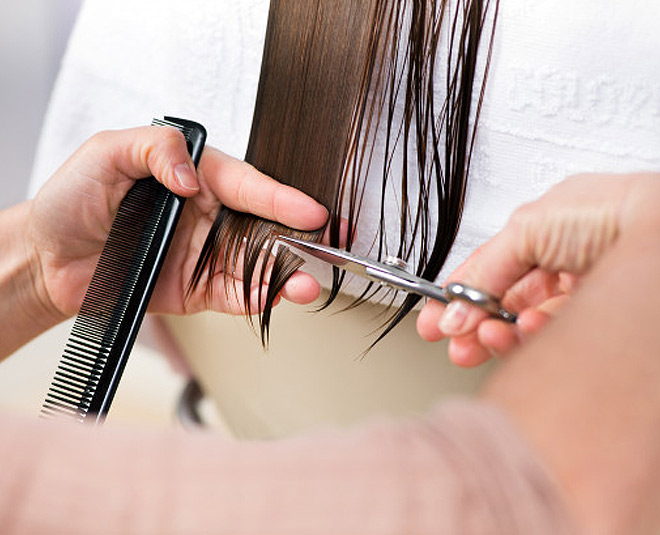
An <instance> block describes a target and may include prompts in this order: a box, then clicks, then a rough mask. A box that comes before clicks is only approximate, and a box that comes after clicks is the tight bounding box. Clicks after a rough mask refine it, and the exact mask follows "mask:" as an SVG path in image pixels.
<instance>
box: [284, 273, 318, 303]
mask: <svg viewBox="0 0 660 535" xmlns="http://www.w3.org/2000/svg"><path fill="white" fill-rule="evenodd" d="M319 295H321V285H320V284H319V283H318V281H317V280H316V279H315V278H314V277H312V276H311V275H309V274H308V273H304V272H303V271H296V272H295V273H294V274H293V275H291V278H290V279H289V280H288V281H287V282H286V284H285V285H284V288H283V289H282V297H284V299H286V300H287V301H291V302H292V303H296V304H297V305H307V304H309V303H311V302H312V301H315V300H316V299H318V297H319Z"/></svg>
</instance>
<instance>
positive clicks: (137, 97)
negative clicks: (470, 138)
mask: <svg viewBox="0 0 660 535" xmlns="http://www.w3.org/2000/svg"><path fill="white" fill-rule="evenodd" d="M268 4H269V2H268V0H240V1H236V0H196V1H194V2H193V1H191V2H181V1H176V0H87V2H86V4H85V5H84V7H83V9H82V12H81V14H80V17H79V21H78V23H77V26H76V29H75V31H74V33H73V36H72V38H71V41H70V45H69V48H68V52H67V54H66V56H65V59H64V62H63V65H62V70H61V73H60V76H59V79H58V81H57V84H56V88H55V91H54V94H53V97H52V102H51V105H50V109H49V112H48V115H47V118H46V122H45V126H44V130H43V134H42V138H41V142H40V146H39V150H38V155H37V159H36V164H35V168H34V173H33V177H32V183H31V192H32V193H34V192H35V191H36V190H37V189H38V187H39V186H40V185H41V184H42V183H43V181H44V180H45V179H46V178H47V177H48V176H50V174H51V173H52V172H53V171H54V170H55V169H56V168H57V167H58V166H59V165H60V164H61V163H62V161H63V160H64V159H65V158H66V157H67V156H68V155H69V154H70V153H72V152H73V151H74V150H75V148H76V147H77V146H78V145H79V144H80V143H82V142H83V141H84V140H85V139H86V138H87V137H88V136H90V135H91V134H93V133H94V132H96V131H98V130H102V129H107V128H123V127H128V126H136V125H141V124H148V123H149V122H150V120H151V118H152V117H154V116H159V115H163V114H171V115H179V116H182V117H186V118H190V119H193V120H198V121H199V122H201V123H202V124H204V125H205V126H206V127H207V129H208V131H209V143H210V144H213V145H215V146H217V147H219V148H221V149H222V150H224V151H225V152H228V153H230V154H233V155H235V156H237V157H242V156H243V154H244V151H245V147H246V145H247V139H248V135H249V130H250V124H251V119H252V112H253V106H254V98H255V95H256V88H257V82H258V78H259V69H260V62H261V52H262V47H263V39H264V31H265V27H266V19H267V12H268ZM658 20H660V3H659V2H657V1H656V0H626V2H621V1H620V0H577V1H576V0H501V7H500V17H499V22H498V28H497V34H496V39H495V49H494V54H493V63H492V69H491V74H490V79H489V83H488V88H487V93H486V101H485V105H484V109H483V114H482V122H481V129H480V132H479V136H478V140H477V146H476V152H475V155H474V161H473V169H472V174H471V177H470V183H469V189H468V202H467V205H466V207H465V213H464V218H463V223H462V227H461V231H460V234H459V237H458V239H457V242H456V244H455V246H454V249H453V251H452V255H451V257H450V260H449V262H448V263H447V266H446V267H445V269H444V270H443V274H442V275H441V276H444V275H447V274H448V273H449V270H451V269H453V268H454V267H455V266H456V265H457V264H458V263H459V262H460V261H461V260H462V259H464V258H465V257H466V256H467V255H468V254H469V252H470V251H472V250H473V249H474V248H475V247H477V246H478V245H479V244H480V243H482V242H483V241H485V240H486V239H487V238H488V237H490V236H492V235H493V234H494V233H495V232H496V231H497V230H498V229H499V228H501V226H502V225H503V224H504V223H505V222H506V220H507V218H508V217H509V215H510V213H511V212H512V210H513V209H514V208H515V207H516V206H518V205H519V204H521V203H523V202H525V201H528V200H531V199H533V198H535V197H537V196H538V195H539V194H540V193H542V192H543V191H545V190H546V189H547V188H548V187H549V186H551V185H552V184H554V183H556V182H557V181H559V180H561V179H562V178H564V177H565V176H567V175H568V174H572V173H576V172H585V171H607V172H615V171H616V172H621V171H635V170H658V169H660V54H658V50H660V34H659V33H658V32H657V28H656V25H657V21H658ZM376 198H377V195H375V194H374V195H367V206H366V207H365V209H364V211H363V215H364V216H365V217H364V221H363V223H364V227H365V228H373V225H374V222H375V221H376V220H377V210H376V209H375V208H374V206H375V203H374V202H371V201H370V199H376ZM359 235H360V237H362V238H363V239H365V238H369V237H370V232H368V231H367V232H360V234H359Z"/></svg>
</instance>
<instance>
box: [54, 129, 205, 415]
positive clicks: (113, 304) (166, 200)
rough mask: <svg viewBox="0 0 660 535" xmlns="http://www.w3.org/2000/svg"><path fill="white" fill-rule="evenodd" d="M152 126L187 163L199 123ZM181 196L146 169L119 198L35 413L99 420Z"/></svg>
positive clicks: (199, 143) (196, 147) (194, 153)
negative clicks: (168, 134) (175, 136)
mask: <svg viewBox="0 0 660 535" xmlns="http://www.w3.org/2000/svg"><path fill="white" fill-rule="evenodd" d="M151 124H152V126H163V127H171V128H176V129H178V130H180V131H181V132H182V133H183V135H184V136H185V138H186V143H187V145H188V152H189V153H190V155H191V157H192V160H193V163H194V164H195V167H196V166H197V164H198V163H199V159H200V157H201V155H202V150H203V148H204V143H205V141H206V130H205V129H204V127H203V126H202V125H200V124H197V123H194V122H192V121H187V120H185V119H177V118H175V117H165V118H164V119H163V120H161V119H154V120H153V122H152V123H151ZM184 202H185V199H184V198H183V197H179V196H178V195H175V194H174V193H172V192H171V191H169V190H168V189H167V188H166V187H165V186H163V185H162V184H161V183H160V182H158V181H157V180H156V179H155V178H154V177H149V178H144V179H142V180H138V181H137V182H136V183H135V184H134V185H133V187H132V188H131V189H130V190H129V191H128V193H127V194H126V197H124V199H123V200H122V202H121V204H120V206H119V210H118V211H117V215H116V216H115V219H114V221H113V223H112V227H111V228H110V233H109V235H108V240H107V241H106V243H105V246H104V247H103V251H102V252H101V256H100V258H99V261H98V264H97V266H96V268H95V270H94V274H93V276H92V280H91V282H90V284H89V288H88V289H87V292H86V293H85V297H84V299H83V303H82V306H81V308H80V312H79V313H78V316H77V317H76V320H75V322H74V324H73V327H72V329H71V334H70V335H69V338H68V340H67V343H66V346H65V349H64V352H63V355H62V357H61V358H60V361H59V364H58V367H57V369H56V371H55V374H54V377H53V380H52V381H51V385H50V389H49V390H48V393H47V395H46V399H45V401H44V403H43V406H42V408H41V416H43V417H54V416H65V417H69V418H72V419H74V420H78V421H80V422H83V421H84V422H92V423H94V424H99V423H102V421H103V420H104V419H105V416H106V414H107V412H108V410H109V408H110V404H111V403H112V399H113V397H114V395H115V392H116V390H117V386H118V384H119V380H120V379H121V375H122V372H123V371H124V367H125V366H126V362H127V360H128V356H129V355H130V352H131V349H132V347H133V344H134V342H135V338H136V336H137V333H138V330H139V328H140V325H141V324H142V319H143V318H144V314H145V312H146V310H147V305H148V304H149V299H150V298H151V294H152V292H153V289H154V286H155V284H156V279H157V277H158V273H159V272H160V268H161V267H162V265H163V262H164V260H165V255H166V254H167V249H168V248H169V245H170V243H171V241H172V237H173V236H174V231H175V229H176V225H177V222H178V220H179V216H180V215H181V211H182V209H183V205H184Z"/></svg>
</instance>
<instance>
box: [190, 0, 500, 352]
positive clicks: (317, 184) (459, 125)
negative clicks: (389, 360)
mask: <svg viewBox="0 0 660 535" xmlns="http://www.w3.org/2000/svg"><path fill="white" fill-rule="evenodd" d="M491 1H492V2H493V3H494V6H495V7H494V14H493V16H492V17H487V12H488V10H489V5H490V3H491ZM454 7H455V9H454ZM498 7H499V0H307V1H304V2H301V1H299V0H271V2H270V12H269V16H268V25H267V30H266V39H265V46H264V52H263V61H262V67H261V76H260V80H259V87H258V90H257V100H256V105H255V110H254V117H253V121H252V129H251V133H250V139H249V143H248V149H247V153H246V157H245V159H246V161H247V162H249V163H251V164H252V165H254V166H255V167H256V168H257V169H259V170H260V171H262V172H264V173H266V174H268V175H270V176H272V177H274V178H276V179H278V180H280V181H281V182H283V183H285V184H288V185H291V186H293V187H296V188H298V189H300V190H302V191H304V192H305V193H307V194H308V195H310V196H311V197H313V198H314V199H316V200H317V201H319V202H320V203H322V204H323V205H325V206H326V207H327V208H328V210H329V212H330V217H329V220H328V223H327V227H328V228H327V232H328V235H329V241H330V245H332V246H334V247H338V246H339V244H340V238H341V236H340V227H341V221H342V217H345V218H346V219H347V220H348V229H347V234H348V242H347V245H346V249H349V250H350V248H351V245H352V237H353V236H354V235H355V228H356V225H357V222H358V218H359V214H360V210H361V207H362V203H363V199H364V195H365V185H366V177H367V174H368V171H369V169H370V168H371V167H372V166H373V165H374V162H376V161H377V162H378V165H379V166H380V168H381V169H380V172H379V173H377V174H378V175H380V178H381V184H380V186H379V189H380V208H379V210H380V213H379V216H380V224H379V228H378V229H377V232H376V236H374V240H373V242H372V247H371V253H372V255H373V256H375V257H376V258H377V259H379V260H382V259H383V258H384V257H385V256H386V255H389V254H394V255H396V256H397V257H399V258H401V259H402V260H404V261H406V262H407V263H408V264H412V265H413V266H414V270H415V272H416V273H417V274H418V275H419V276H421V277H423V278H425V279H428V280H433V279H435V277H436V276H437V275H438V273H439V272H440V269H441V267H442V265H443V264H444V261H445V259H446V257H447V255H448V254H449V250H450V248H451V246H452V244H453V242H454V239H455V237H456V233H457V231H458V226H459V223H460V219H461V213H462V208H463V203H464V198H465V191H466V183H467V176H468V172H469V168H470V158H471V154H472V147H473V145H474V139H475V133H476V125H477V122H478V117H479V111H480V108H481V102H482V99H483V91H484V84H485V80H486V77H487V71H488V66H489V64H490V54H491V49H492V36H493V34H494V27H495V21H496V18H497V10H498ZM452 10H454V12H453V13H452ZM489 21H490V22H489ZM486 24H491V25H492V27H491V37H490V40H489V44H488V47H487V53H486V59H485V61H484V62H479V50H480V46H479V45H480V42H481V39H482V34H483V33H484V29H485V26H486ZM441 39H443V42H446V43H447V49H446V55H443V57H440V54H439V51H440V50H441V49H442V47H441V45H442V43H441ZM479 65H481V72H478V69H479ZM442 69H444V70H442ZM438 78H440V79H442V80H443V85H444V87H442V88H439V87H437V86H438V85H439V84H438ZM475 87H476V89H475ZM476 90H478V91H479V93H478V99H477V105H476V106H473V94H476V93H475V91H476ZM438 94H440V95H441V98H440V100H441V102H437V100H438ZM473 108H475V109H473ZM376 142H378V146H379V147H383V149H382V150H383V153H382V154H377V155H375V153H376V152H377V149H376V145H377V143H376ZM378 150H381V149H378ZM371 174H372V175H373V174H375V173H371ZM393 191H394V192H396V193H395V195H398V203H399V214H398V222H396V224H395V225H394V227H395V230H394V231H392V230H391V229H389V227H391V226H392V222H393V217H394V216H393V214H391V213H386V212H387V210H386V205H387V202H386V201H387V199H388V197H391V195H392V192H393ZM432 208H435V210H436V211H437V214H438V220H437V224H436V225H435V226H433V225H432V222H431V219H430V213H431V209H432ZM324 231H326V229H325V228H324V229H319V230H317V231H313V232H302V231H298V230H294V229H291V228H287V227H284V226H282V225H280V224H277V223H274V222H272V221H267V220H264V219H261V218H258V217H256V216H253V215H249V214H245V213H241V212H237V211H234V210H231V209H229V208H226V207H222V208H221V209H220V211H219V214H218V216H217V218H216V220H215V222H214V223H213V225H212V228H211V230H210V231H209V234H208V236H207V239H206V242H205V243H204V246H203V248H202V251H201V253H200V257H199V259H198V262H197V265H196V267H195V270H194V273H193V276H192V278H191V281H190V287H189V290H190V291H192V289H194V288H195V287H196V286H197V285H199V284H200V282H201V280H202V278H203V276H204V274H206V275H207V279H206V290H207V292H211V289H212V285H213V279H214V277H215V276H216V274H217V273H219V272H220V271H222V272H223V273H224V277H226V280H227V281H228V280H229V279H230V278H231V277H233V274H234V273H235V272H236V270H237V268H238V267H239V264H240V263H239V258H240V256H241V255H243V258H242V266H243V267H242V270H243V272H242V277H241V278H242V281H243V295H244V301H245V309H246V311H247V315H248V318H250V322H252V321H253V320H252V313H253V312H254V311H253V309H252V307H251V303H250V289H251V286H252V283H253V281H255V280H258V284H259V287H260V288H263V286H264V284H266V283H267V291H266V294H265V296H264V295H262V293H260V294H259V303H258V304H259V309H260V310H261V309H263V311H262V312H260V313H259V315H258V321H259V333H260V335H261V340H262V343H263V344H264V345H266V344H267V342H268V338H269V325H270V319H271V310H272V306H273V304H274V300H275V298H276V296H277V295H278V293H279V292H280V291H281V290H282V288H283V286H284V284H285V283H286V281H287V280H288V278H289V277H290V276H291V275H292V274H293V273H294V272H295V270H296V269H298V268H299V267H300V266H301V265H302V263H303V261H302V259H300V258H299V257H298V256H297V255H295V254H293V253H292V252H290V251H289V250H288V249H287V248H285V247H277V248H276V247H275V242H276V238H277V236H278V235H290V236H295V237H298V238H302V239H307V240H316V241H319V240H320V239H321V237H322V235H323V233H324ZM392 234H394V236H392ZM271 255H274V260H272V262H267V261H266V260H265V259H267V258H272V257H271ZM271 264H272V265H271ZM218 268H221V269H218ZM269 269H270V273H271V274H270V278H269V279H268V280H266V276H267V273H268V271H269ZM343 283H344V272H340V271H339V270H338V269H337V268H334V269H333V279H332V287H331V288H330V293H329V297H328V298H327V300H326V302H325V303H324V304H323V305H322V307H321V308H325V307H326V306H328V305H329V304H330V303H331V302H332V301H333V300H334V299H335V297H336V296H337V295H338V293H339V291H340V288H341V287H342V284H343ZM225 286H226V288H229V287H231V285H230V284H226V285H225ZM227 291H228V290H227ZM374 299H379V300H381V301H383V300H385V299H389V304H390V305H392V304H393V303H394V302H395V297H394V296H392V295H390V294H389V293H388V292H383V291H382V289H381V288H380V287H379V286H374V285H373V284H371V283H368V282H367V283H365V286H364V288H363V291H362V293H361V295H359V296H358V297H357V298H356V299H355V301H354V302H353V303H352V304H351V305H349V307H348V308H351V307H352V306H355V305H357V304H359V303H362V302H364V301H366V300H374ZM419 300H420V297H418V296H415V295H412V294H411V295H408V296H407V297H406V298H405V299H404V300H403V302H401V303H400V304H398V305H397V306H396V307H394V311H393V313H392V314H391V316H390V318H389V319H388V320H387V322H386V324H384V328H383V329H382V331H381V333H380V335H379V336H378V338H377V340H376V342H377V341H378V340H380V339H381V338H382V337H383V336H385V334H387V333H388V332H389V331H390V330H391V329H392V328H393V327H394V326H395V325H396V324H397V323H398V322H399V321H401V319H403V317H404V316H405V315H406V314H407V313H408V312H410V310H412V308H413V307H414V306H415V304H416V303H417V302H418V301H419ZM376 342H374V343H376Z"/></svg>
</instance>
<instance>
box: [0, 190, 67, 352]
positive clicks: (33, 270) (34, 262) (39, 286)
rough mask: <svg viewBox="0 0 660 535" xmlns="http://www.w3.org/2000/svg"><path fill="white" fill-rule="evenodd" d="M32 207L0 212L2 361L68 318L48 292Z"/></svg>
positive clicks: (25, 204)
mask: <svg viewBox="0 0 660 535" xmlns="http://www.w3.org/2000/svg"><path fill="white" fill-rule="evenodd" d="M30 208H31V201H27V202H24V203H22V204H19V205H17V206H15V207H13V208H10V209H8V210H4V211H2V212H0V228H1V229H2V233H1V235H0V258H1V259H2V261H1V262H0V322H1V323H0V324H2V325H3V327H2V335H1V336H0V359H1V358H4V357H6V356H7V355H9V354H10V353H12V352H13V351H15V350H16V349H18V348H19V347H20V346H21V345H23V344H24V343H26V342H28V341H29V340H30V339H32V338H34V337H35V336H37V335H38V334H40V333H42V332H43V331H45V330H47V329H49V328H50V327H52V326H54V325H56V324H57V323H59V322H61V321H63V320H64V319H65V316H64V315H63V314H62V313H61V312H60V311H59V310H58V309H57V308H56V307H55V306H54V305H53V303H52V301H51V300H50V298H49V295H48V292H47V290H46V285H45V283H44V279H43V272H42V269H41V263H40V259H39V254H38V251H37V249H36V247H35V246H34V244H33V242H32V240H31V237H30V231H29V228H30V225H29V218H30Z"/></svg>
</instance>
